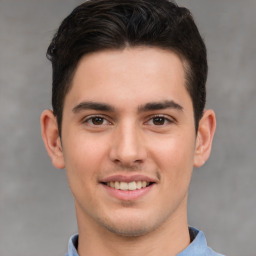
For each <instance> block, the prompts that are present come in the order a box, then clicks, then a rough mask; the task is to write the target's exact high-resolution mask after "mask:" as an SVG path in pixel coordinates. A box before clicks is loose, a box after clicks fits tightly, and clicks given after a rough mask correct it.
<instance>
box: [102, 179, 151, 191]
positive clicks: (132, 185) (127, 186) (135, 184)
mask: <svg viewBox="0 0 256 256" xmlns="http://www.w3.org/2000/svg"><path fill="white" fill-rule="evenodd" d="M107 185H108V186H109V187H111V188H115V189H119V190H136V189H141V188H145V187H146V186H148V185H149V182H147V181H144V180H143V181H132V182H124V181H121V182H119V181H111V182H108V183H107Z"/></svg>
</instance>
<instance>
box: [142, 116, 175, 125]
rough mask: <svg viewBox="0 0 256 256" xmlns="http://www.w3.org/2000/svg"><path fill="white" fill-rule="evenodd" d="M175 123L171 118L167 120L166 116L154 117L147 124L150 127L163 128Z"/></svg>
mask: <svg viewBox="0 0 256 256" xmlns="http://www.w3.org/2000/svg"><path fill="white" fill-rule="evenodd" d="M173 122H174V121H173V120H172V119H171V118H167V117H165V116H161V115H158V116H153V117H152V118H150V119H149V120H148V121H147V124H149V125H156V126H163V125H167V124H170V123H173Z"/></svg>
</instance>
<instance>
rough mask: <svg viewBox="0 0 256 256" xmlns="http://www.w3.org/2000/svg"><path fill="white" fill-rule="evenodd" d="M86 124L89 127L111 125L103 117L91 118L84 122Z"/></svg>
mask: <svg viewBox="0 0 256 256" xmlns="http://www.w3.org/2000/svg"><path fill="white" fill-rule="evenodd" d="M84 123H85V124H87V125H89V126H103V125H109V124H110V122H109V121H108V120H107V119H106V118H104V117H102V116H89V117H88V118H86V119H85V120H84Z"/></svg>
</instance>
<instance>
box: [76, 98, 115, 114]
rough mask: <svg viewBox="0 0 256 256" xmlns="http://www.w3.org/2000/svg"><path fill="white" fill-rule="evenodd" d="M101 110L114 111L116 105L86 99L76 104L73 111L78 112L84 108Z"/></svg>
mask: <svg viewBox="0 0 256 256" xmlns="http://www.w3.org/2000/svg"><path fill="white" fill-rule="evenodd" d="M88 109H91V110H99V111H106V112H114V107H112V106H111V105H109V104H105V103H99V102H93V101H84V102H81V103H79V104H78V105H76V106H75V107H74V108H73V109H72V111H73V112H74V113H78V112H80V111H82V110H88Z"/></svg>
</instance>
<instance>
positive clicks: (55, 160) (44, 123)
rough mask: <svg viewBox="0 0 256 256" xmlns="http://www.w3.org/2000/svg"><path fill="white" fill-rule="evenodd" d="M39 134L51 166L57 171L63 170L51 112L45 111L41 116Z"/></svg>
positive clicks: (53, 117) (59, 142)
mask: <svg viewBox="0 0 256 256" xmlns="http://www.w3.org/2000/svg"><path fill="white" fill-rule="evenodd" d="M41 132H42V138H43V141H44V145H45V148H46V150H47V152H48V155H49V156H50V158H51V160H52V164H53V166H54V167H56V168H58V169H63V168H64V167H65V162H64V156H63V151H62V145H61V140H60V137H59V130H58V124H57V120H56V117H55V115H54V114H53V112H52V111H51V110H45V111H44V112H43V113H42V115H41Z"/></svg>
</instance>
